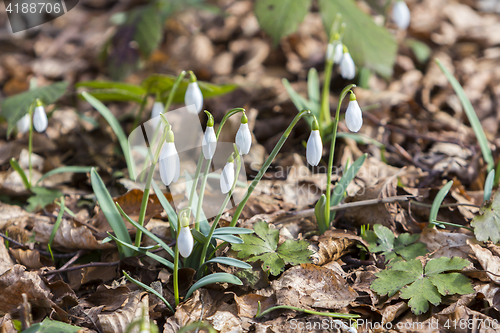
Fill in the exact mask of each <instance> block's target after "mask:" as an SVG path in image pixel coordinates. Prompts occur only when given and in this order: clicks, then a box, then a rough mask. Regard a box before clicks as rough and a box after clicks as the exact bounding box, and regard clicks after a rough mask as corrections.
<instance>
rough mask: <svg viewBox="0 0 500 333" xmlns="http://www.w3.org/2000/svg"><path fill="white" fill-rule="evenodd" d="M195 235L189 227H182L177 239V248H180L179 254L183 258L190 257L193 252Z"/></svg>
mask: <svg viewBox="0 0 500 333" xmlns="http://www.w3.org/2000/svg"><path fill="white" fill-rule="evenodd" d="M193 244H194V241H193V235H192V234H191V230H190V229H189V227H182V228H181V231H180V232H179V237H178V238H177V246H178V247H179V253H180V255H181V256H182V257H183V258H187V257H189V255H190V254H191V252H192V251H193Z"/></svg>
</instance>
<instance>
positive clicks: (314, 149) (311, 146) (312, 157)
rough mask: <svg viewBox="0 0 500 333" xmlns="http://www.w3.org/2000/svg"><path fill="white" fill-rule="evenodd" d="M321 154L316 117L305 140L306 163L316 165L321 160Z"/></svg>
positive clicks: (321, 144) (321, 143) (321, 148)
mask: <svg viewBox="0 0 500 333" xmlns="http://www.w3.org/2000/svg"><path fill="white" fill-rule="evenodd" d="M321 156H323V142H322V141H321V135H320V134H319V126H318V121H317V120H316V117H315V118H314V120H313V123H312V131H311V134H310V135H309V139H308V140H307V146H306V158H307V163H309V164H310V165H312V166H316V165H318V164H319V161H321Z"/></svg>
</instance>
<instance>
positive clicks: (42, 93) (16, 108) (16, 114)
mask: <svg viewBox="0 0 500 333" xmlns="http://www.w3.org/2000/svg"><path fill="white" fill-rule="evenodd" d="M67 87H68V82H66V81H62V82H56V83H53V84H51V85H49V86H45V87H41V88H35V89H30V90H28V91H25V92H22V93H20V94H17V95H14V96H10V97H7V98H5V99H4V100H3V101H2V103H1V109H2V117H4V118H5V119H7V122H8V124H9V126H8V129H7V136H9V135H10V133H11V132H12V130H13V129H14V127H15V126H16V123H17V121H18V120H19V119H21V118H22V117H23V116H24V115H25V114H27V113H28V109H29V106H30V104H31V103H33V102H34V101H35V100H36V99H37V98H38V99H40V100H41V101H42V103H43V104H45V105H49V104H52V103H54V102H55V101H57V100H58V99H59V98H61V96H62V95H64V92H65V91H66V88H67Z"/></svg>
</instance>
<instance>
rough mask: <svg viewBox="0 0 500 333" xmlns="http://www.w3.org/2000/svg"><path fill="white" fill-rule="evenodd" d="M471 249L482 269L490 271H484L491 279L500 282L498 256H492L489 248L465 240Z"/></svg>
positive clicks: (499, 260)
mask: <svg viewBox="0 0 500 333" xmlns="http://www.w3.org/2000/svg"><path fill="white" fill-rule="evenodd" d="M467 243H468V244H469V245H470V247H471V249H472V251H473V252H474V254H475V256H476V258H477V260H478V261H479V263H480V264H481V266H482V267H483V269H484V270H486V271H488V272H491V273H493V274H496V275H493V274H489V273H486V274H487V275H488V277H489V278H490V280H491V281H493V282H495V283H497V284H500V276H498V275H500V258H499V257H498V256H494V255H493V254H492V253H491V251H490V250H488V249H485V248H483V247H481V246H480V245H477V244H473V243H471V242H467Z"/></svg>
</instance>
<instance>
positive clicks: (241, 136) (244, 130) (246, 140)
mask: <svg viewBox="0 0 500 333" xmlns="http://www.w3.org/2000/svg"><path fill="white" fill-rule="evenodd" d="M234 141H235V143H236V146H237V147H238V150H239V151H240V154H241V155H246V154H248V152H249V151H250V147H251V146H252V134H251V133H250V129H249V128H248V123H246V124H241V125H240V128H239V129H238V132H237V133H236V139H235V140H234Z"/></svg>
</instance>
